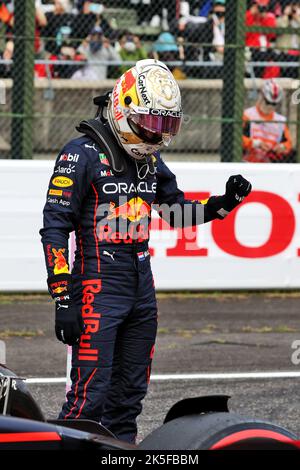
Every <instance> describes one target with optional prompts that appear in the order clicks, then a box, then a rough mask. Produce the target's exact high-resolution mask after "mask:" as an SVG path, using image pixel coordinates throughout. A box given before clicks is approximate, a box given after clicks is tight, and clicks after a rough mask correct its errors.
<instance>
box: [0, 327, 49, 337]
mask: <svg viewBox="0 0 300 470" xmlns="http://www.w3.org/2000/svg"><path fill="white" fill-rule="evenodd" d="M44 334H45V333H44V332H43V330H26V329H22V330H10V329H6V330H0V338H1V339H8V338H15V337H17V338H35V337H36V336H44Z"/></svg>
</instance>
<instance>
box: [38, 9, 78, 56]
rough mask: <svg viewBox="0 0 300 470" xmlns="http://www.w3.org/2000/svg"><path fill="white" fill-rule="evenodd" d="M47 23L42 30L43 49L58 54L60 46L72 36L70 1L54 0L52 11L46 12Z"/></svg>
mask: <svg viewBox="0 0 300 470" xmlns="http://www.w3.org/2000/svg"><path fill="white" fill-rule="evenodd" d="M46 20H47V25H46V26H45V28H44V29H43V31H42V36H43V37H45V38H55V39H46V40H45V49H46V51H47V52H50V53H52V54H58V53H59V51H60V49H61V46H62V44H63V43H65V42H66V41H67V40H69V39H70V38H71V36H72V21H73V15H72V14H71V3H70V1H69V0H54V11H53V12H48V13H46Z"/></svg>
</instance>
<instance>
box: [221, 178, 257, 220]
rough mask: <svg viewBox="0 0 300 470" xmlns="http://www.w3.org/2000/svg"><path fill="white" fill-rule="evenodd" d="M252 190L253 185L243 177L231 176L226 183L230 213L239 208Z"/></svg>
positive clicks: (227, 205)
mask: <svg viewBox="0 0 300 470" xmlns="http://www.w3.org/2000/svg"><path fill="white" fill-rule="evenodd" d="M251 190H252V185H251V183H249V181H247V180H246V179H245V178H243V176H242V175H234V176H230V178H229V180H228V181H227V183H226V192H225V205H226V207H227V209H228V210H229V211H231V210H232V209H234V208H235V207H236V206H238V205H239V204H240V203H241V202H242V201H243V200H244V199H245V197H246V196H248V194H250V192H251Z"/></svg>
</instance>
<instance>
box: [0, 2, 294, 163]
mask: <svg viewBox="0 0 300 470" xmlns="http://www.w3.org/2000/svg"><path fill="white" fill-rule="evenodd" d="M254 3H255V5H254ZM267 3H268V7H266V6H263V4H267ZM290 3H292V2H290ZM288 6H289V2H286V1H283V0H282V1H281V2H280V1H277V2H273V1H272V0H270V1H269V2H265V1H263V0H257V2H252V1H247V0H190V1H189V2H187V1H186V2H180V1H179V0H168V1H166V0H110V1H103V2H99V1H94V2H91V1H84V0H73V1H71V0H53V1H48V0H37V1H34V0H24V1H19V0H15V1H14V2H13V1H11V0H6V1H1V0H0V52H1V59H0V92H1V93H0V126H1V127H0V129H1V130H0V156H1V158H49V157H54V156H55V155H56V154H57V152H59V150H60V148H61V147H62V146H63V145H64V143H65V142H66V141H67V140H68V139H70V138H72V137H74V136H75V135H76V131H75V125H76V124H77V123H78V122H79V121H80V120H81V119H84V118H87V117H91V116H93V113H94V109H93V104H92V98H93V96H95V95H97V94H99V93H101V92H102V91H103V92H106V91H107V90H109V89H111V88H112V87H113V84H114V80H115V79H116V78H117V77H118V76H119V75H120V74H121V73H123V72H124V71H125V70H126V69H127V68H129V67H130V66H132V65H133V64H134V63H135V62H136V60H139V59H143V58H147V57H154V58H159V59H161V60H163V61H164V62H166V63H167V64H168V65H169V67H170V68H171V70H172V71H173V74H174V76H175V77H176V78H177V79H178V81H179V84H180V87H181V90H182V98H183V109H184V112H185V115H186V118H185V121H184V124H183V126H182V130H181V133H180V135H178V136H177V137H176V138H175V139H174V141H173V143H172V144H171V145H170V147H169V148H168V149H166V151H165V153H166V155H167V156H168V158H175V159H183V158H184V159H187V160H188V159H197V160H203V161H240V160H242V159H243V155H244V154H245V150H243V145H244V144H243V134H245V120H244V111H245V110H246V109H248V108H250V107H253V106H254V105H255V104H256V103H257V102H259V100H260V89H261V87H262V85H263V82H264V80H266V79H267V78H271V77H275V78H276V80H277V81H278V83H280V85H281V86H282V88H283V91H284V99H283V101H282V103H281V104H280V105H279V106H278V109H276V111H277V112H278V113H280V114H282V115H284V116H285V117H286V118H287V120H288V122H287V125H288V127H289V129H290V133H291V138H292V147H293V149H292V151H290V152H289V153H285V154H284V155H279V154H278V155H276V154H275V153H274V152H273V157H272V158H270V161H291V162H294V161H297V160H298V156H299V155H300V117H299V108H300V106H299V102H300V92H298V90H299V89H300V81H299V78H300V53H299V49H300V2H298V3H297V2H296V3H295V2H293V6H292V7H291V8H292V13H291V12H290V11H289V10H287V7H288ZM266 8H267V9H268V11H266ZM287 13H288V14H287ZM272 119H273V121H274V120H275V121H276V117H275V116H273V118H272ZM253 123H254V124H255V120H254V121H253Z"/></svg>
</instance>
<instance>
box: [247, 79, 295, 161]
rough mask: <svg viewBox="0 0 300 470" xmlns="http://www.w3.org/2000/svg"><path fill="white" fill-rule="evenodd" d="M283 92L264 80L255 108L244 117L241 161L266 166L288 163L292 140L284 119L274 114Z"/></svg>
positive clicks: (248, 110)
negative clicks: (282, 162) (267, 164)
mask: <svg viewBox="0 0 300 470" xmlns="http://www.w3.org/2000/svg"><path fill="white" fill-rule="evenodd" d="M282 98H283V91H282V88H281V87H280V85H279V84H278V83H277V82H276V81H275V80H274V79H271V80H266V81H265V83H264V84H263V87H262V89H261V93H260V96H259V98H258V100H257V103H256V105H255V106H253V107H251V108H248V109H246V110H245V112H244V116H243V121H244V123H243V160H244V161H246V162H255V163H268V162H276V161H277V162H278V161H287V160H288V157H289V156H291V155H292V152H293V150H292V138H291V134H290V131H289V128H288V125H287V119H286V117H285V116H283V115H281V114H279V113H277V112H276V107H277V106H278V105H279V104H280V103H281V101H282Z"/></svg>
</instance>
